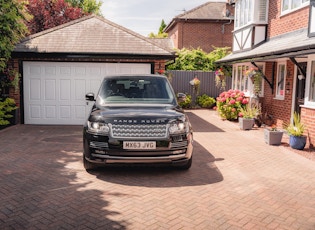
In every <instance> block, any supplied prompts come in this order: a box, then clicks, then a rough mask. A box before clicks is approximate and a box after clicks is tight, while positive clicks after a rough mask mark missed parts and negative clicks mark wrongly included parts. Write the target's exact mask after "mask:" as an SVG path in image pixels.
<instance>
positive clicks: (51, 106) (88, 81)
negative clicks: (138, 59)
mask: <svg viewBox="0 0 315 230" xmlns="http://www.w3.org/2000/svg"><path fill="white" fill-rule="evenodd" d="M150 72H151V65H150V64H129V63H128V64H127V63H82V62H81V63H78V62H23V79H24V80H23V84H24V86H23V89H24V122H25V124H61V125H82V124H83V123H84V122H85V119H86V116H87V114H88V113H89V111H90V108H91V102H90V103H87V102H86V101H85V94H86V93H88V92H93V93H95V94H96V93H97V91H98V88H99V86H100V83H101V81H102V79H103V78H104V76H106V75H110V74H147V73H150Z"/></svg>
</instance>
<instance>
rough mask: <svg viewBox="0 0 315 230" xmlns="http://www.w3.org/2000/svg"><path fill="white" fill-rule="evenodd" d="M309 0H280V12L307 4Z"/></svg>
mask: <svg viewBox="0 0 315 230" xmlns="http://www.w3.org/2000/svg"><path fill="white" fill-rule="evenodd" d="M309 2H310V0H282V4H281V6H282V7H281V12H282V14H285V13H288V12H291V11H293V10H296V9H299V8H301V7H304V6H307V5H309Z"/></svg>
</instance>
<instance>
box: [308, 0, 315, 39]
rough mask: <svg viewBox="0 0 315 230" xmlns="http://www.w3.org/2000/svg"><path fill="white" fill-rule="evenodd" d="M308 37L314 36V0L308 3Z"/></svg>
mask: <svg viewBox="0 0 315 230" xmlns="http://www.w3.org/2000/svg"><path fill="white" fill-rule="evenodd" d="M308 36H309V37H314V36H315V0H311V1H310V18H309V25H308Z"/></svg>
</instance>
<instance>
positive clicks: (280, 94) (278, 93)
mask: <svg viewBox="0 0 315 230" xmlns="http://www.w3.org/2000/svg"><path fill="white" fill-rule="evenodd" d="M280 66H284V70H283V83H282V84H281V85H282V86H283V87H282V89H279V82H280V79H279V77H280V71H281V69H280ZM286 77H287V63H286V62H278V64H277V77H276V95H275V96H276V97H275V99H278V100H284V96H285V82H286Z"/></svg>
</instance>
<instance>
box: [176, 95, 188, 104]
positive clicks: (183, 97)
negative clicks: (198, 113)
mask: <svg viewBox="0 0 315 230" xmlns="http://www.w3.org/2000/svg"><path fill="white" fill-rule="evenodd" d="M177 100H178V102H183V101H185V100H186V94H184V93H178V94H177Z"/></svg>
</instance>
